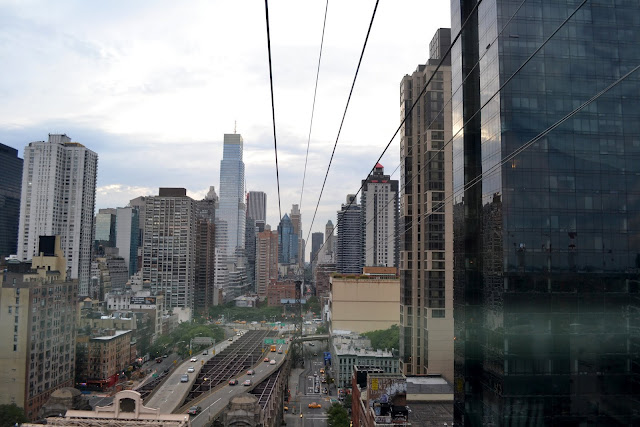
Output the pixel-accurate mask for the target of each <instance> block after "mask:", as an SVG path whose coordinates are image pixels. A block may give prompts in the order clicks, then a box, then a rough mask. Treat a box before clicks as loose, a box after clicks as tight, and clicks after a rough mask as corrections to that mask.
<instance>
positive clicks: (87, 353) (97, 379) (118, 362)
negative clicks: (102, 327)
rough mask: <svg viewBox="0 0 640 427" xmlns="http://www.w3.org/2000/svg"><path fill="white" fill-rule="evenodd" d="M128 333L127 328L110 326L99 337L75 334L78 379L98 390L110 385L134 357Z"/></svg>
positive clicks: (129, 332)
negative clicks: (120, 328) (119, 329)
mask: <svg viewBox="0 0 640 427" xmlns="http://www.w3.org/2000/svg"><path fill="white" fill-rule="evenodd" d="M131 336H132V334H131V331H130V330H127V331H118V330H114V329H111V330H109V331H108V332H107V334H106V335H104V336H99V337H90V336H87V335H81V336H78V340H77V341H78V344H77V353H78V364H77V369H78V375H77V379H78V382H80V383H85V384H86V385H87V387H88V388H97V389H101V390H102V389H105V388H108V387H112V386H113V385H114V384H115V383H116V382H117V381H118V378H119V377H120V375H121V374H122V373H123V372H124V371H125V370H126V369H127V368H128V367H129V365H130V364H131V360H132V358H133V357H135V355H133V356H132V354H131Z"/></svg>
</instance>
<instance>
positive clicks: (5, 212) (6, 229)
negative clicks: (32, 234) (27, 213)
mask: <svg viewBox="0 0 640 427" xmlns="http://www.w3.org/2000/svg"><path fill="white" fill-rule="evenodd" d="M22 163H23V161H22V159H21V158H20V157H18V150H16V149H15V148H11V147H9V146H7V145H4V144H0V265H3V264H4V259H5V258H6V257H8V256H9V255H15V254H16V253H17V252H16V247H17V245H18V222H19V220H20V190H21V188H22Z"/></svg>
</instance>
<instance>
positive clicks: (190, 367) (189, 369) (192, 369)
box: [187, 366, 196, 373]
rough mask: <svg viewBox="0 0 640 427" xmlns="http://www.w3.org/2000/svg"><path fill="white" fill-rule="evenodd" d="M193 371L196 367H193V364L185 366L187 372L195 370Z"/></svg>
mask: <svg viewBox="0 0 640 427" xmlns="http://www.w3.org/2000/svg"><path fill="white" fill-rule="evenodd" d="M195 371H196V369H195V368H194V367H193V366H189V367H188V368H187V372H188V373H191V372H195Z"/></svg>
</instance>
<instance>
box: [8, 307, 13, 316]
mask: <svg viewBox="0 0 640 427" xmlns="http://www.w3.org/2000/svg"><path fill="white" fill-rule="evenodd" d="M12 312H13V307H11V306H9V314H11V313H12Z"/></svg>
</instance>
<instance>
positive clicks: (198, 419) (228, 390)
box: [191, 344, 288, 427]
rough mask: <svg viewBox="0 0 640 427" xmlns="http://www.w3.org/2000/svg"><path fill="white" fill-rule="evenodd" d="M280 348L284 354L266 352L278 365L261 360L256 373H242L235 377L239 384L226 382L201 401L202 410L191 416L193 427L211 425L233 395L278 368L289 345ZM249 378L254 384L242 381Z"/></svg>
mask: <svg viewBox="0 0 640 427" xmlns="http://www.w3.org/2000/svg"><path fill="white" fill-rule="evenodd" d="M278 348H281V349H282V354H278V353H275V352H273V353H272V352H267V353H265V356H266V357H269V359H274V360H275V361H276V365H271V364H269V363H266V362H263V361H260V362H258V363H257V364H256V365H255V368H254V369H255V371H256V373H255V375H247V374H246V372H245V373H243V374H242V375H238V376H236V377H235V378H236V379H237V380H238V385H234V386H231V385H228V384H226V385H224V386H222V387H220V388H219V389H218V390H217V391H215V392H213V393H212V394H210V395H209V396H207V397H206V398H205V399H204V400H202V401H200V402H199V403H198V405H199V406H200V407H201V408H202V412H201V413H200V414H199V415H197V416H194V417H191V425H192V426H193V427H201V426H206V425H209V423H210V422H211V421H212V420H214V419H215V418H216V417H217V416H218V414H219V413H220V412H221V411H222V410H223V409H224V408H225V407H226V406H227V404H228V403H229V400H230V399H231V398H232V397H233V396H237V395H239V394H242V393H245V392H247V391H249V390H251V389H252V388H253V387H254V386H255V385H256V384H258V383H260V382H261V381H262V380H264V379H265V378H267V377H268V376H269V375H271V374H272V373H273V372H274V371H275V370H276V369H278V368H279V367H280V365H281V364H282V362H283V361H284V359H285V357H286V352H287V351H288V345H287V344H279V345H278ZM247 379H249V380H251V383H252V384H251V386H250V387H246V386H243V385H242V383H243V382H244V381H245V380H247Z"/></svg>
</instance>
